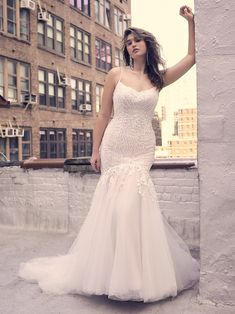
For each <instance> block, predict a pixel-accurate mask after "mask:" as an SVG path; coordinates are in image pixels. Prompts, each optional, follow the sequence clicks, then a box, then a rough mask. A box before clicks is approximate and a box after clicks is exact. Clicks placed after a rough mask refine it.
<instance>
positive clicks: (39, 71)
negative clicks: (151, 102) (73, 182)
mask: <svg viewBox="0 0 235 314" xmlns="http://www.w3.org/2000/svg"><path fill="white" fill-rule="evenodd" d="M130 8H131V1H127V0H111V1H109V0H104V1H98V0H86V1H85V0H81V1H75V0H70V1H69V0H64V1H60V0H41V1H33V0H30V1H6V0H3V1H0V95H1V98H0V152H1V153H2V154H4V155H5V156H6V157H7V158H8V159H10V160H22V159H26V158H28V157H30V156H35V157H37V158H71V157H78V156H89V155H91V148H92V137H93V126H94V119H95V117H96V115H97V112H98V111H99V108H100V102H101V95H102V90H103V85H104V81H105V76H106V74H107V72H108V71H109V70H110V69H111V68H112V67H113V66H119V65H120V63H121V62H122V54H121V50H120V48H121V38H122V35H123V32H124V30H125V29H126V27H127V26H128V24H129V23H130V14H129V13H130ZM9 102H10V103H9Z"/></svg>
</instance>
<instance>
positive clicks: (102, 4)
mask: <svg viewBox="0 0 235 314" xmlns="http://www.w3.org/2000/svg"><path fill="white" fill-rule="evenodd" d="M94 11H95V21H96V22H97V23H99V24H101V25H102V26H103V27H105V28H107V29H109V30H112V17H111V1H110V0H95V1H94ZM107 11H108V12H109V15H107Z"/></svg>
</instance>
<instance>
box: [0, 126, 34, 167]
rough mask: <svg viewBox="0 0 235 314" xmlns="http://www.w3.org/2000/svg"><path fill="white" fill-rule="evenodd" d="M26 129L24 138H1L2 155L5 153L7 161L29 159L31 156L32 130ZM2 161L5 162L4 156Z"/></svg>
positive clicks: (0, 156) (1, 157) (1, 156)
mask: <svg viewBox="0 0 235 314" xmlns="http://www.w3.org/2000/svg"><path fill="white" fill-rule="evenodd" d="M21 128H23V129H24V136H23V137H19V136H14V137H1V136H0V153H3V154H4V155H5V156H6V158H7V159H9V160H11V161H18V160H23V159H26V158H29V157H30V156H31V146H32V141H31V129H30V128H27V127H21ZM0 159H3V160H4V156H3V155H2V154H0Z"/></svg>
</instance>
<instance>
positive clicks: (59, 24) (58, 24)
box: [56, 20, 62, 31]
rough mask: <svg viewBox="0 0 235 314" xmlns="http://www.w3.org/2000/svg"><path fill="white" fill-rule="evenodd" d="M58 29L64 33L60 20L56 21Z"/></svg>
mask: <svg viewBox="0 0 235 314" xmlns="http://www.w3.org/2000/svg"><path fill="white" fill-rule="evenodd" d="M56 29H57V30H60V31H62V22H61V21H59V20H56Z"/></svg>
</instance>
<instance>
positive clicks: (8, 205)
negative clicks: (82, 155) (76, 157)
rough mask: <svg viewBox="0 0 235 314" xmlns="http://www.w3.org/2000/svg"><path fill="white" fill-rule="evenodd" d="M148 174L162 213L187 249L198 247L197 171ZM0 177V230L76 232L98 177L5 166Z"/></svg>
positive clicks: (167, 171)
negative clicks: (4, 228) (1, 227)
mask: <svg viewBox="0 0 235 314" xmlns="http://www.w3.org/2000/svg"><path fill="white" fill-rule="evenodd" d="M150 173H151V176H152V179H153V182H154V185H155V187H156V192H157V195H158V200H159V204H160V208H161V210H162V211H163V213H164V215H165V216H166V217H167V218H168V221H169V222H170V223H171V224H172V225H173V227H174V228H175V229H176V231H177V232H178V233H179V234H180V235H181V236H182V237H183V238H184V240H185V241H186V242H187V243H188V245H190V247H194V248H195V247H198V246H199V200H198V194H199V191H198V175H197V169H196V168H194V169H190V170H185V169H165V170H164V169H154V170H151V172H150ZM0 178H1V180H0V191H1V199H0V225H1V226H6V227H13V228H22V229H31V230H42V231H53V232H70V233H73V232H76V233H77V232H78V230H79V229H80V227H81V225H82V223H83V221H84V219H85V217H86V215H87V212H88V210H89V206H90V203H91V199H92V195H93V192H94V189H95V186H96V184H97V182H98V178H99V175H98V174H92V173H91V174H85V175H84V176H81V173H79V172H77V173H71V174H70V173H68V172H64V171H63V170H61V169H42V170H27V171H25V170H22V169H21V168H18V167H9V168H1V169H0Z"/></svg>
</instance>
